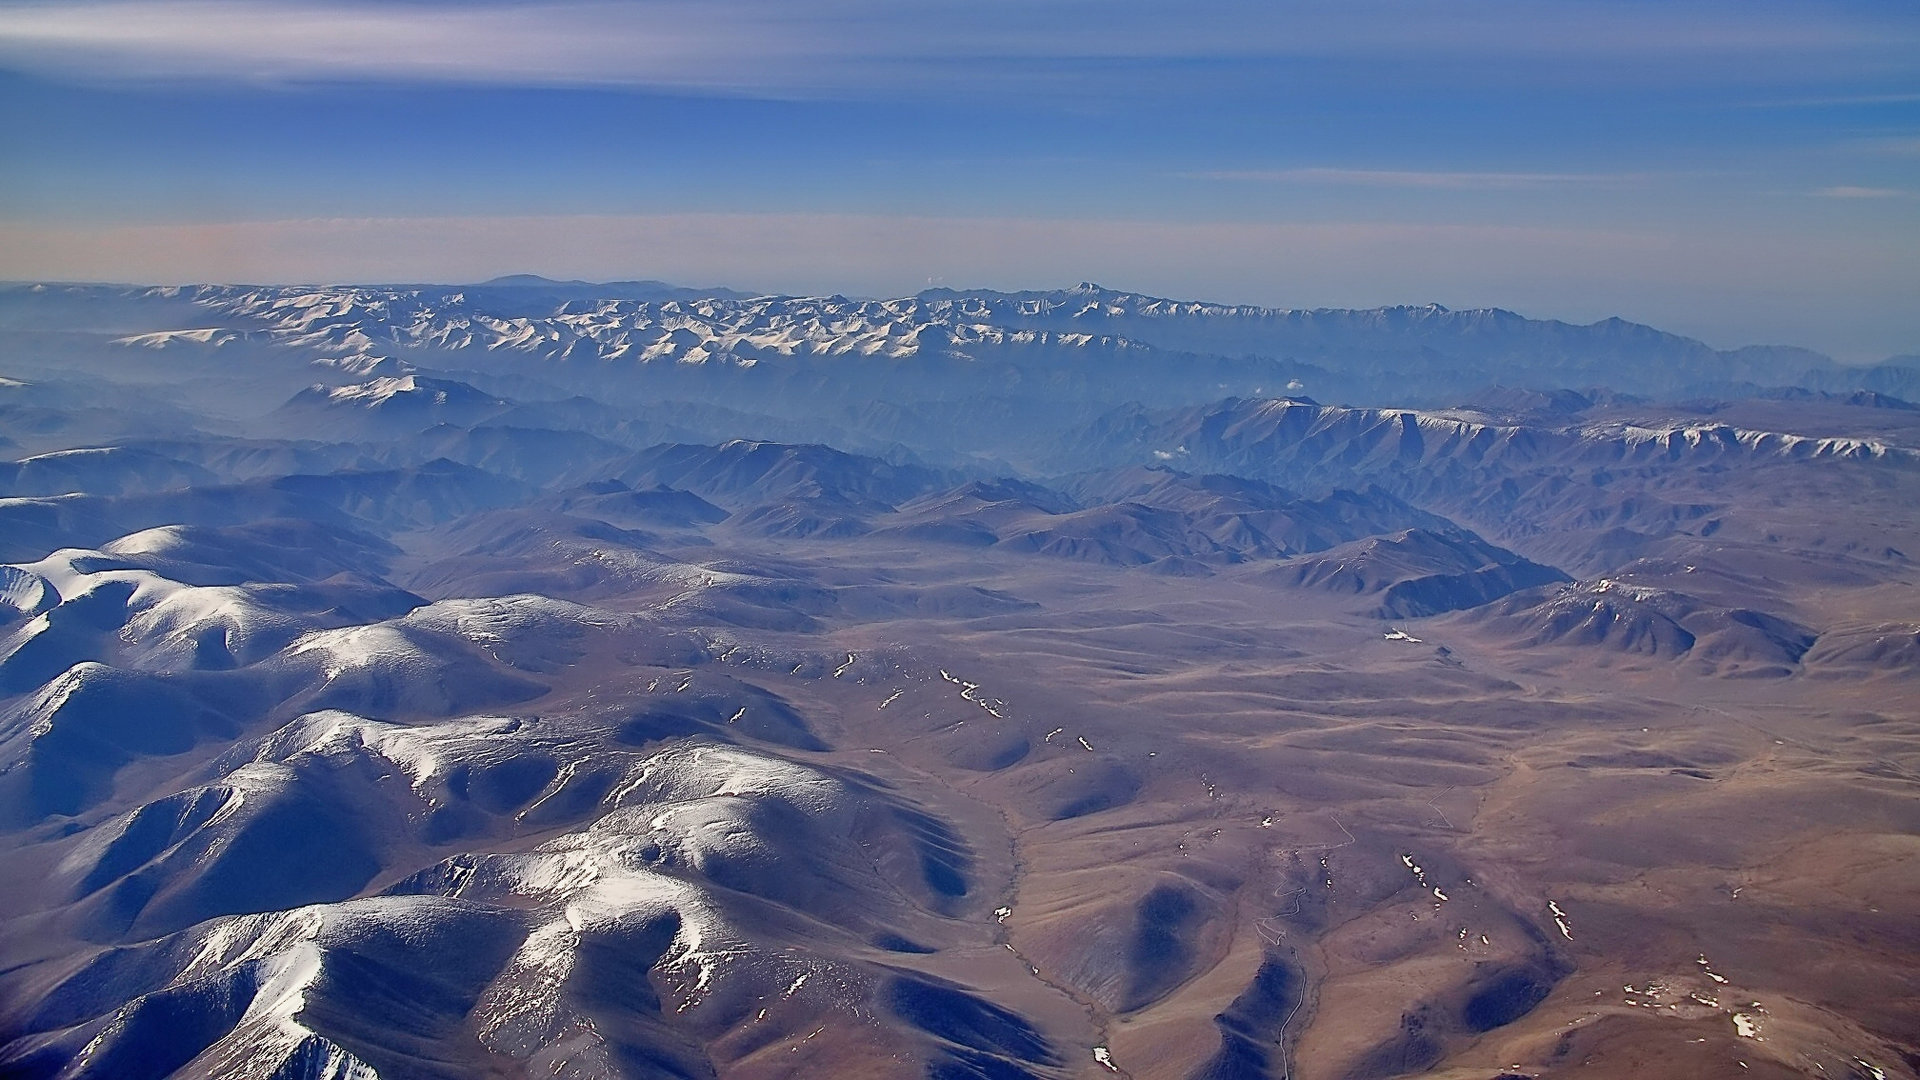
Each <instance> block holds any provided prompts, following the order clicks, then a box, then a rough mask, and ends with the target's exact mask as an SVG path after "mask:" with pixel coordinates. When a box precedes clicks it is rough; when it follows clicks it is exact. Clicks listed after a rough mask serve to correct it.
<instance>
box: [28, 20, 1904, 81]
mask: <svg viewBox="0 0 1920 1080" xmlns="http://www.w3.org/2000/svg"><path fill="white" fill-rule="evenodd" d="M1913 46H1920V29H1917V28H1916V26H1915V24H1914V21H1913V20H1905V21H1902V20H1899V19H1894V20H1892V21H1888V20H1886V19H1880V20H1879V21H1875V20H1873V19H1868V18H1864V17H1860V18H1852V17H1849V18H1842V17H1840V16H1838V15H1836V14H1834V13H1831V12H1829V13H1827V14H1824V15H1822V16H1820V17H1819V18H1809V17H1807V16H1806V15H1805V13H1799V14H1795V13H1793V12H1792V10H1791V8H1781V7H1778V6H1775V5H1761V6H1759V7H1754V6H1752V5H1739V6H1736V7H1727V8H1723V7H1719V6H1714V5H1704V6H1702V5H1694V6H1688V5H1665V4H1662V5H1646V6H1636V7H1635V9H1634V10H1633V12H1632V14H1631V15H1630V16H1628V15H1624V14H1623V13H1622V12H1621V11H1620V10H1619V8H1618V5H1617V4H1609V3H1601V2H1598V0H1567V2H1564V3H1560V4H1558V5H1556V8H1555V11H1554V13H1553V14H1552V16H1551V17H1543V16H1541V15H1539V14H1538V12H1537V9H1536V7H1535V6H1534V5H1532V4H1530V3H1526V2H1523V0H1475V2H1472V3H1464V4H1447V5H1439V4H1432V5H1427V4H1411V5H1410V4H1406V3H1397V2H1393V0H1342V2H1338V3H1336V2H1333V0H1287V2H1281V0H1190V2H1189V3H1186V4H1182V5H1178V6H1175V5H1171V4H1167V3H1164V2H1161V0H918V2H914V3H901V2H896V0H646V2H644V3H633V2H624V3H623V2H616V0H558V2H550V3H536V2H529V0H509V2H489V3H452V2H448V0H416V2H409V3H389V4H377V3H372V2H369V0H345V2H341V0H61V2H57V3H56V2H51V0H24V2H21V0H12V2H8V0H0V64H3V65H6V66H11V67H16V68H27V69H32V70H36V71H40V72H43V73H52V74H67V75H77V76H82V77H88V78H123V77H131V78H168V77H181V78H237V79H250V80H284V79H293V80H299V79H388V80H442V81H447V80H453V81H471V82H485V83H509V84H517V85H583V84H619V85H637V86H659V87H671V88H691V89H722V90H730V91H736V92H750V93H759V92H772V93H779V92H805V91H809V90H821V89H828V90H831V89H843V90H844V89H848V88H869V89H881V90H884V88H886V87H889V86H897V85H900V84H902V83H903V82H912V81H915V80H920V81H925V80H928V79H948V80H952V79H961V78H967V77H975V81H991V78H992V77H997V76H1003V75H1004V72H993V71H985V72H983V70H982V67H981V65H988V66H989V67H990V66H991V65H992V64H994V63H1001V64H1013V65H1019V64H1022V63H1027V62H1031V61H1037V60H1059V59H1069V60H1073V59H1080V60H1120V61H1127V62H1140V61H1151V60H1154V59H1167V60H1181V59H1210V58H1235V57H1238V58H1259V57H1273V58H1285V57H1313V56H1348V57H1351V56H1377V57H1399V58H1403V59H1406V60H1408V61H1412V62H1424V61H1431V60H1434V59H1435V58H1446V57H1454V58H1458V57H1463V56H1503V57H1508V58H1515V59H1525V60H1528V61H1529V62H1540V61H1541V60H1542V59H1543V58H1550V57H1562V58H1564V57H1586V58H1596V57H1597V58H1609V57H1610V58H1614V59H1625V60H1629V61H1631V62H1633V63H1635V64H1637V65H1643V66H1642V67H1640V68H1637V70H1638V71H1639V72H1640V74H1641V75H1644V74H1646V69H1645V68H1644V63H1645V62H1646V61H1647V60H1649V59H1650V58H1656V57H1664V58H1668V59H1669V60H1671V61H1672V62H1674V63H1675V65H1676V70H1682V71H1685V70H1691V69H1690V68H1689V67H1688V66H1687V59H1688V58H1694V59H1698V58H1700V57H1702V56H1721V57H1752V56H1759V55H1770V56H1775V57H1776V58H1777V59H1778V60H1779V61H1780V63H1781V64H1787V63H1800V62H1801V61H1803V60H1805V59H1806V58H1809V57H1820V56H1826V57H1829V58H1830V57H1832V56H1834V55H1846V56H1854V55H1856V54H1860V53H1863V52H1865V53H1870V54H1873V55H1895V56H1897V55H1900V54H1901V50H1902V49H1906V48H1910V47H1913ZM983 75H984V76H987V77H986V78H980V77H981V76H983Z"/></svg>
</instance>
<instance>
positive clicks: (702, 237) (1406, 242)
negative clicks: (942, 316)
mask: <svg viewBox="0 0 1920 1080" xmlns="http://www.w3.org/2000/svg"><path fill="white" fill-rule="evenodd" d="M517 271H531V272H539V273H545V274H549V275H554V276H569V277H573V276H580V277H590V278H614V277H660V278H667V279H671V280H679V281H686V282H690V283H695V284H730V285H735V286H738V287H742V288H755V289H767V290H783V291H840V292H848V293H868V294H896V293H905V292H911V291H914V290H916V289H919V288H924V287H925V286H926V285H927V284H929V283H939V284H947V285H954V286H965V285H986V286H994V287H1005V288H1019V287H1046V286H1056V285H1066V284H1072V283H1073V282H1075V281H1079V280H1082V279H1091V280H1098V281H1101V282H1103V283H1105V284H1109V285H1113V286H1117V287H1129V288H1138V289H1142V290H1146V291H1153V292H1158V293H1163V294H1170V295H1176V296H1197V297H1205V298H1209V299H1222V300H1232V301H1246V302H1258V303H1267V304H1275V305H1282V306H1320V305H1371V304H1378V303H1395V302H1408V303H1424V302H1427V301H1430V300H1432V301H1439V302H1441V303H1445V304H1448V305H1450V306H1460V307H1467V306H1479V305H1498V306H1504V307H1511V308H1514V309H1516V310H1520V311H1523V312H1525V313H1527V314H1531V315H1536V316H1542V317H1561V318H1568V319H1573V320H1578V321H1586V320H1591V319H1595V318H1599V317H1602V316H1606V315H1611V314H1620V315H1624V316H1626V317H1629V318H1635V319H1640V320H1643V321H1648V322H1653V323H1656V324H1658V325H1661V326H1664V327H1668V328H1672V329H1676V330H1680V331H1683V332H1688V333H1694V334H1697V335H1699V336H1701V337H1703V338H1705V339H1707V340H1708V341H1710V342H1712V343H1714V344H1717V345H1737V344H1744V343H1748V342H1754V341H1785V342H1793V343H1799V344H1806V345H1810V346H1813V347H1816V348H1821V349H1824V350H1827V351H1829V352H1833V353H1835V354H1837V355H1840V356H1842V357H1844V358H1848V359H1872V358H1877V357H1879V356H1884V355H1887V354H1890V353H1895V352H1920V5H1914V4H1911V3H1905V2H1902V3H1872V2H1856V3H1848V4H1813V3H1793V4H1787V3H1770V2H1766V0H1758V2H1742V3H1697V2H1688V0H1668V2H1663V3H1642V2H1638V0H1616V2H1609V3H1569V2H1553V0H1529V2H1518V0H1503V2H1482V0H1456V2H1450V3H1438V2H1434V3H1425V2H1421V3H1416V2H1382V0H1348V2H1341V3H1331V2H1328V3H1298V2H1290V0H1264V2H1248V0H1202V2H1189V3H1184V4H1180V5H1174V4H1171V3H1165V2H1153V3H1148V2H1143V0H1105V2H1101V3H1093V2H1083V0H1025V2H1014V0H971V2H967V3H959V2H946V0H940V2H919V3H915V2H901V0H893V2H883V0H702V2H697V3H696V2H688V0H647V2H621V3H616V2H609V0H585V2H562V3H498V2H479V3H473V2H468V3H461V4H449V3H443V2H440V0H409V2H401V3H382V4H373V3H364V2H363V3H335V2H331V0H298V2H282V0H62V2H59V3H21V2H17V0H0V276H4V277H7V278H13V279H25V278H85V279H115V280H166V281H179V280H200V279H220V280H235V279H244V280H298V281H305V280H442V281H457V280H472V279H475V278H480V277H486V276H490V275H493V274H497V273H504V272H517Z"/></svg>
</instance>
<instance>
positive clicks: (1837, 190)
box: [1814, 184, 1920, 199]
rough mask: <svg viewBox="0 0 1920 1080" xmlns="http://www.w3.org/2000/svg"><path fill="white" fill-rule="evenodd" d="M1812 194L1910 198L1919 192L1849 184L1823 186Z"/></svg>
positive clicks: (1824, 197)
mask: <svg viewBox="0 0 1920 1080" xmlns="http://www.w3.org/2000/svg"><path fill="white" fill-rule="evenodd" d="M1814 194H1815V195H1817V196H1819V197H1820V198H1822V199H1911V198H1915V197H1917V196H1920V192H1913V191H1907V190H1904V189H1902V188H1886V187H1856V186H1854V185H1851V184H1839V185H1836V186H1834V187H1823V188H1821V189H1820V190H1818V191H1816V192H1814Z"/></svg>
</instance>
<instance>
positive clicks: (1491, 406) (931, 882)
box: [0, 279, 1920, 1080]
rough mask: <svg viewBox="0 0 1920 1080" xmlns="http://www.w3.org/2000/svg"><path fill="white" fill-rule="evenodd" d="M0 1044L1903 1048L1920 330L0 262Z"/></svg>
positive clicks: (1856, 1056) (200, 1048) (1910, 881)
mask: <svg viewBox="0 0 1920 1080" xmlns="http://www.w3.org/2000/svg"><path fill="white" fill-rule="evenodd" d="M0 328H4V329H5V331H6V333H7V334H8V340H9V349H8V352H7V355H6V357H5V359H4V360H3V361H0V376H4V378H0V457H4V459H5V460H4V461H0V560H5V562H6V564H7V565H4V566H0V898H3V900H4V903H3V905H0V912H3V913H4V921H3V922H0V1075H4V1076H9V1077H12V1076H18V1077H33V1078H47V1080H52V1078H59V1080H78V1078H82V1077H87V1078H94V1077H98V1078H116V1080H117V1078H148V1077H151V1078H163V1077H176V1078H215V1077H248V1078H252V1077H259V1078H276V1080H295V1078H302V1080H304V1078H314V1080H320V1078H327V1080H347V1078H353V1080H368V1078H374V1077H379V1078H385V1080H406V1078H416V1077H417V1078H442V1077H444V1078H468V1077H501V1078H507V1077H533V1076H540V1077H551V1076H563V1077H573V1078H583V1080H584V1078H595V1077H607V1078H612V1077H729V1078H735V1077H738V1078H751V1077H772V1076H846V1077H911V1076H931V1077H937V1078H941V1080H959V1078H982V1080H1003V1078H1016V1077H1044V1078H1065V1077H1098V1076H1110V1075H1122V1076H1130V1077H1135V1078H1140V1080H1146V1078H1149V1077H1155V1078H1158V1077H1169V1078H1193V1080H1228V1078H1236V1080H1237V1078H1254V1077H1274V1078H1278V1077H1288V1078H1300V1080H1309V1078H1314V1080H1318V1078H1325V1080H1362V1078H1374V1077H1392V1076H1413V1075H1430V1076H1438V1077H1449V1078H1452V1077H1458V1078H1467V1077H1476V1078H1492V1077H1497V1076H1505V1077H1513V1076H1527V1077H1548V1076H1556V1077H1557V1076H1601V1077H1607V1076H1620V1077H1625V1076H1636V1077H1647V1076H1651V1077H1661V1076H1668V1077H1699V1076H1741V1077H1788V1076H1807V1077H1830V1078H1832V1077H1849V1076H1851V1077H1862V1078H1868V1077H1876V1078H1881V1080H1885V1078H1888V1077H1906V1078H1912V1077H1915V1076H1916V1075H1920V1072H1917V1071H1916V1070H1920V1021H1917V1020H1916V1017H1920V981H1916V976H1915V974H1914V973H1915V972H1917V971H1920V936H1917V935H1916V933H1915V929H1914V928H1915V927H1916V926H1920V921H1917V920H1920V841H1916V839H1915V838H1916V837H1920V589H1917V588H1916V582H1920V577H1917V576H1916V571H1915V568H1914V562H1913V560H1914V559H1915V558H1920V409H1917V408H1915V407H1914V406H1912V405H1910V404H1908V400H1907V399H1906V398H1904V397H1902V396H1901V395H1902V394H1903V393H1912V394H1915V395H1916V396H1920V384H1916V383H1915V381H1914V380H1915V378H1916V375H1917V374H1920V369H1917V368H1913V367H1911V366H1906V365H1904V364H1903V363H1901V362H1889V363H1887V364H1884V365H1881V366H1878V367H1873V368H1845V367H1842V366H1841V365H1838V364H1835V363H1833V362H1831V361H1828V360H1826V359H1825V358H1823V357H1819V356H1817V355H1815V354H1811V353H1806V352H1804V351H1802V350H1791V349H1777V348H1755V349H1743V350H1735V351H1731V352H1721V351H1715V350H1713V349H1710V348H1708V347H1706V346H1704V345H1702V344H1700V343H1698V342H1692V341H1688V340H1687V339H1684V338H1678V337H1675V336H1673V335H1667V334H1663V333H1660V332H1659V331H1655V330H1652V329H1650V328H1647V327H1639V326H1635V325H1632V324H1628V323H1624V322H1619V321H1617V320H1616V321H1612V322H1607V323H1600V324H1595V325H1593V326H1586V327H1580V326H1569V325H1566V324H1561V323H1542V322H1534V321H1530V320H1526V319H1523V318H1521V317H1519V316H1517V315H1513V314H1511V313H1508V312H1501V311H1479V312H1449V311H1445V310H1443V309H1438V308H1392V309H1382V310H1378V311H1339V312H1329V311H1314V312H1288V311H1275V310H1268V309H1253V308H1240V307H1224V306H1219V305H1210V304H1203V303H1192V302H1176V301H1170V300H1161V299H1157V298H1152V297H1143V296H1137V295H1134V294H1126V293H1115V292H1112V291H1108V290H1100V289H1097V288H1094V287H1082V288H1081V289H1076V290H1062V291H1059V292H1052V293H993V292H968V293H960V292H951V291H944V290H943V291H939V292H933V293H927V294H923V295H921V296H918V297H909V298H903V299H897V300H851V299H848V298H845V297H811V298H809V297H747V296H741V295H738V294H733V293H726V292H716V293H713V294H711V295H703V294H699V293H690V292H688V291H686V290H676V289H673V288H671V287H668V286H663V285H660V284H659V283H649V282H638V283H623V284H619V285H613V286H604V287H595V286H588V285H583V284H580V283H558V282H544V281H540V280H539V279H515V280H510V281H503V282H496V283H490V284H487V285H480V286H470V287H446V286H431V287H428V286H404V287H367V286H357V287H326V288H319V287H315V288H278V287H275V288H251V287H233V286H204V287H192V288H165V289H160V288H133V287H128V288H117V287H105V286H71V287H69V286H31V287H17V288H9V289H7V290H4V291H0Z"/></svg>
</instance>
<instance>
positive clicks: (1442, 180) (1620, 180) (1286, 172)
mask: <svg viewBox="0 0 1920 1080" xmlns="http://www.w3.org/2000/svg"><path fill="white" fill-rule="evenodd" d="M1180 175H1181V176H1182V177H1184V178H1186V179H1192V180H1224V181H1238V182H1248V183H1273V184H1320V185H1332V186H1353V187H1386V188H1425V189H1432V190H1442V191H1513V190H1517V189H1523V188H1564V187H1570V186H1607V187H1618V186H1622V185H1626V184H1633V183H1639V182H1641V181H1644V180H1645V179H1647V177H1646V176H1645V175H1643V174H1633V173H1545V172H1433V171H1420V170H1403V169H1334V168H1301V169H1217V170H1211V171H1205V172H1189V173H1182V174H1180Z"/></svg>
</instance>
